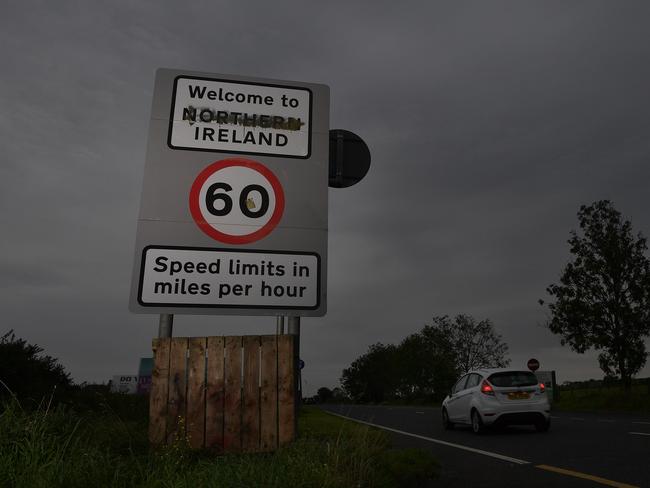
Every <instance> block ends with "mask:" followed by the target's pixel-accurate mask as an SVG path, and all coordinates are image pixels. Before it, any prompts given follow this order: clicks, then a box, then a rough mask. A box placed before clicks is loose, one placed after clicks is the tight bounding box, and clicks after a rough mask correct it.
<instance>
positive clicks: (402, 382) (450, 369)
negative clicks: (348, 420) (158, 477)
mask: <svg viewBox="0 0 650 488" xmlns="http://www.w3.org/2000/svg"><path fill="white" fill-rule="evenodd" d="M507 352H508V346H507V345H506V344H505V343H504V342H503V341H502V338H501V336H500V335H498V334H497V333H496V332H495V331H494V327H493V325H492V323H491V322H490V321H489V320H487V319H486V320H481V321H479V322H477V321H476V320H475V319H474V318H473V317H471V316H469V315H458V316H456V317H455V318H454V319H451V318H450V317H448V316H441V317H435V318H434V319H433V321H432V323H431V324H430V325H425V326H424V327H423V328H422V329H421V330H420V331H419V332H417V333H415V334H411V335H409V336H408V337H406V338H405V339H404V340H402V342H400V343H399V344H397V345H393V344H382V343H376V344H373V345H371V346H370V347H369V348H368V351H367V352H366V353H365V354H363V355H361V356H360V357H358V358H357V359H356V360H355V361H353V362H352V364H351V365H350V367H349V368H346V369H344V370H343V374H342V376H341V386H342V387H343V390H344V391H345V392H346V393H347V394H348V395H349V397H350V398H351V399H353V400H354V401H357V402H382V401H386V400H393V399H401V400H415V399H439V398H442V397H444V395H445V394H446V393H447V391H448V390H449V388H450V387H451V385H452V384H453V382H454V381H455V380H456V379H457V378H458V376H459V375H460V374H462V373H464V372H466V371H469V370H470V369H476V368H480V367H503V366H506V365H507V364H508V363H509V360H508V359H506V357H505V356H506V354H507Z"/></svg>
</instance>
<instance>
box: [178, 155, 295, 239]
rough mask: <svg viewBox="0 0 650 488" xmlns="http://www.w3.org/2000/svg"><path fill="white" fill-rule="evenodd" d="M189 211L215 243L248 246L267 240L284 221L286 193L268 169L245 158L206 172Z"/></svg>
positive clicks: (196, 185) (199, 178) (219, 163)
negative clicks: (248, 244) (282, 220)
mask: <svg viewBox="0 0 650 488" xmlns="http://www.w3.org/2000/svg"><path fill="white" fill-rule="evenodd" d="M189 202H190V211H191V213H192V217H193V218H194V221H195V222H196V224H197V225H198V226H199V227H200V228H201V230H202V231H203V232H205V233H206V234H207V235H209V236H210V237H212V238H213V239H215V240H217V241H220V242H225V243H226V244H245V243H249V242H255V241H258V240H260V239H261V238H263V237H265V236H267V235H268V234H269V233H270V232H271V231H272V230H273V229H274V228H275V227H276V226H277V225H278V222H279V221H280V219H281V218H282V213H283V212H284V191H283V190H282V185H281V184H280V182H279V181H278V178H277V177H276V176H275V175H274V174H273V172H271V171H270V170H269V169H268V168H267V167H266V166H264V165H263V164H260V163H258V162H255V161H251V160H249V159H243V158H232V159H224V160H222V161H217V162H215V163H212V164H211V165H209V166H208V167H207V168H205V169H204V170H203V171H201V173H199V175H198V176H197V178H196V180H194V183H193V184H192V188H191V190H190V200H189Z"/></svg>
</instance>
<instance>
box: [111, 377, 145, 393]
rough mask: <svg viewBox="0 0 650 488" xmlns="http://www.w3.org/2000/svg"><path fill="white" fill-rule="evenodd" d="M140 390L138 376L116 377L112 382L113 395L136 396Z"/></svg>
mask: <svg viewBox="0 0 650 488" xmlns="http://www.w3.org/2000/svg"><path fill="white" fill-rule="evenodd" d="M137 388H138V377H137V376H136V375H125V374H123V375H114V376H113V379H112V380H111V393H126V394H128V395H134V394H135V393H136V392H137Z"/></svg>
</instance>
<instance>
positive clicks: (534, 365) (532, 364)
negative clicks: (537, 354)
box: [528, 358, 539, 371]
mask: <svg viewBox="0 0 650 488" xmlns="http://www.w3.org/2000/svg"><path fill="white" fill-rule="evenodd" d="M528 369H530V370H531V371H537V370H538V369H539V361H538V360H537V359H535V358H531V359H529V360H528Z"/></svg>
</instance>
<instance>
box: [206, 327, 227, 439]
mask: <svg viewBox="0 0 650 488" xmlns="http://www.w3.org/2000/svg"><path fill="white" fill-rule="evenodd" d="M207 346H208V358H207V360H208V367H207V372H206V401H205V447H209V448H212V449H216V450H217V451H223V400H224V364H223V360H224V354H223V353H224V349H223V348H224V338H223V337H208V342H207Z"/></svg>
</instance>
